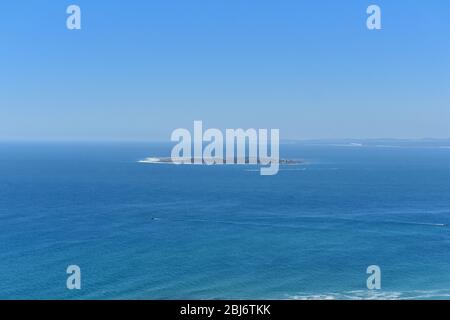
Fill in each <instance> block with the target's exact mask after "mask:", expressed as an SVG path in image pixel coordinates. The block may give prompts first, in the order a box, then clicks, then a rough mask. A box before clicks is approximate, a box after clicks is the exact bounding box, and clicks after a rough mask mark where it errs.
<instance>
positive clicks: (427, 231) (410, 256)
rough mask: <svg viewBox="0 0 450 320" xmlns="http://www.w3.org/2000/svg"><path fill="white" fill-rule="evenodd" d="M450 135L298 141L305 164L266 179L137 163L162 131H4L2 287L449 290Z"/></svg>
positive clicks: (352, 293)
mask: <svg viewBox="0 0 450 320" xmlns="http://www.w3.org/2000/svg"><path fill="white" fill-rule="evenodd" d="M449 146H450V142H448V141H447V142H445V143H444V142H442V141H396V140H392V141H391V140H386V141H366V142H364V141H363V142H358V143H349V142H348V141H344V142H339V143H337V142H333V141H329V142H327V141H316V142H314V141H311V142H308V143H306V142H305V143H298V142H291V143H286V144H282V145H281V146H280V152H281V155H282V157H284V158H290V159H303V160H304V163H302V164H300V165H281V167H280V171H279V173H278V174H277V175H275V176H261V175H260V174H259V169H258V167H257V166H251V165H231V166H224V165H216V166H205V165H197V166H196V165H173V164H146V163H139V162H138V161H139V160H142V159H144V158H146V157H163V156H169V155H170V150H171V147H172V145H170V144H165V143H126V142H123V143H94V142H91V143H81V142H79V143H75V142H72V143H68V142H67V143H63V142H47V143H43V142H42V143H38V142H34V143H31V142H30V143H25V142H2V143H0V298H1V299H19V298H20V299H449V298H450V256H449V252H450V229H449V226H448V225H449V224H450V148H448V147H449ZM69 265H77V266H79V267H80V269H81V283H82V285H81V286H82V287H81V290H68V289H67V287H66V280H67V277H68V274H67V273H66V268H67V267H68V266H69ZM370 265H378V266H379V267H380V268H381V289H380V290H369V289H368V288H367V286H366V280H367V278H368V276H369V275H368V274H367V273H366V269H367V267H368V266H370Z"/></svg>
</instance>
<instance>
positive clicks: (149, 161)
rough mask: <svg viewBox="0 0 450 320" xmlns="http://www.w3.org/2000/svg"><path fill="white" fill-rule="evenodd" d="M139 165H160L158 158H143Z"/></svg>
mask: <svg viewBox="0 0 450 320" xmlns="http://www.w3.org/2000/svg"><path fill="white" fill-rule="evenodd" d="M138 162H139V163H160V162H161V159H160V158H152V157H150V158H145V159H144V160H139V161H138Z"/></svg>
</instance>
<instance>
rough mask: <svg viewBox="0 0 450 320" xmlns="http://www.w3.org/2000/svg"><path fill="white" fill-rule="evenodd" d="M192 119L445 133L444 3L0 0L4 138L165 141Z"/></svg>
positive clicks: (310, 129) (328, 130)
mask: <svg viewBox="0 0 450 320" xmlns="http://www.w3.org/2000/svg"><path fill="white" fill-rule="evenodd" d="M71 4H76V5H78V6H79V7H80V8H81V30H68V29H67V28H66V19H67V17H68V14H67V13H66V8H67V7H68V6H69V5H71ZM371 4H376V5H379V6H380V8H381V12H382V29H381V30H368V29H367V27H366V19H367V17H368V15H367V13H366V9H367V7H368V6H369V5H371ZM194 120H202V121H203V124H204V127H205V128H220V129H225V128H244V129H246V128H267V129H280V136H281V139H325V138H335V139H340V138H361V139H364V138H426V137H427V138H428V137H433V138H450V1H448V0H430V1H425V0H416V1H409V0H398V1H390V0H371V1H365V0H345V1H344V0H341V1H336V0H318V1H303V0H277V1H275V0H191V1H186V0H151V1H149V0H131V1H124V0H123V1H113V0H109V1H106V0H96V1H92V0H72V1H65V0H27V1H24V0H14V1H12V0H10V1H8V2H6V1H4V2H2V5H1V10H0V140H143V141H161V140H169V139H170V135H171V133H172V131H173V130H174V129H176V128H188V129H190V130H191V131H192V130H193V121H194Z"/></svg>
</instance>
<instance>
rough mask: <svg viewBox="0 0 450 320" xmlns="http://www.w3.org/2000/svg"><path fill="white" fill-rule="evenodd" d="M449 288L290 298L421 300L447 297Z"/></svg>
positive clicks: (304, 295) (294, 298)
mask: <svg viewBox="0 0 450 320" xmlns="http://www.w3.org/2000/svg"><path fill="white" fill-rule="evenodd" d="M449 297H450V290H428V291H427V290H413V291H383V290H381V291H371V290H355V291H347V292H340V293H323V294H298V295H292V296H288V299H290V300H421V299H425V300H426V299H448V298H449Z"/></svg>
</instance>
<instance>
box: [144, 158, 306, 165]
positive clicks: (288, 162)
mask: <svg viewBox="0 0 450 320" xmlns="http://www.w3.org/2000/svg"><path fill="white" fill-rule="evenodd" d="M138 162H139V163H172V164H180V163H181V164H211V163H213V162H214V163H215V164H267V163H270V162H278V163H279V164H285V165H299V164H304V163H305V162H304V161H303V160H299V159H279V160H274V159H267V161H265V160H264V159H259V158H258V159H254V158H249V157H246V158H244V159H241V158H234V161H233V162H231V163H230V162H229V163H226V162H225V159H204V158H203V159H198V158H190V159H182V160H180V161H173V160H172V158H170V157H162V158H161V157H149V158H145V159H143V160H139V161H138Z"/></svg>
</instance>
